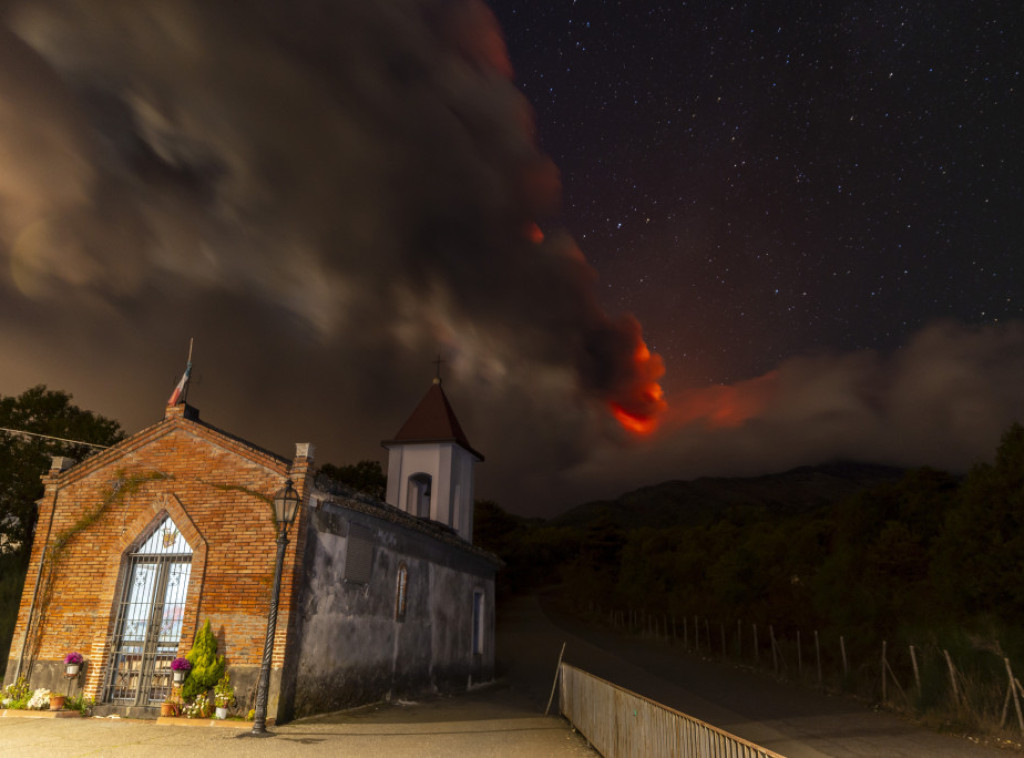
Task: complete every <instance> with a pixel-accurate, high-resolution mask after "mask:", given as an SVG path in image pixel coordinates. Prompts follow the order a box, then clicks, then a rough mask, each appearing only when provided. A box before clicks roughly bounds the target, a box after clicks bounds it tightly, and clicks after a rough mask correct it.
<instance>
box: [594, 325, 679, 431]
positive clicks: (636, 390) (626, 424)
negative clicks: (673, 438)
mask: <svg viewBox="0 0 1024 758" xmlns="http://www.w3.org/2000/svg"><path fill="white" fill-rule="evenodd" d="M664 373H665V364H664V363H663V362H662V360H661V356H659V355H654V354H652V353H651V351H650V350H649V349H648V347H647V345H646V344H644V341H643V340H640V341H639V343H638V344H637V346H636V350H635V351H634V352H633V376H634V377H635V379H634V380H633V382H632V383H631V385H630V387H629V389H628V391H627V392H625V393H624V395H625V396H621V395H620V396H619V397H617V398H616V399H614V400H611V401H609V403H608V406H609V409H610V410H611V412H612V416H614V417H615V420H616V421H618V422H619V424H620V425H621V426H622V428H623V429H625V430H626V431H629V432H633V433H634V434H639V435H648V434H651V433H652V432H654V431H655V430H656V429H657V428H658V423H659V420H660V418H659V417H660V416H661V415H662V414H663V413H664V412H665V411H666V410H667V409H668V403H667V402H665V393H664V392H663V391H662V389H661V385H660V384H658V379H660V378H661V376H662V375H663V374H664Z"/></svg>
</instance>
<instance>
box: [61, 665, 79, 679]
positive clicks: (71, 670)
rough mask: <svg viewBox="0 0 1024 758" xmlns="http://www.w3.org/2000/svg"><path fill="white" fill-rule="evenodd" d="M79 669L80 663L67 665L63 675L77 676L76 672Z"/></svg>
mask: <svg viewBox="0 0 1024 758" xmlns="http://www.w3.org/2000/svg"><path fill="white" fill-rule="evenodd" d="M81 668H82V664H81V663H69V664H67V665H66V666H65V667H64V673H65V674H66V675H67V676H78V672H79V670H80V669H81Z"/></svg>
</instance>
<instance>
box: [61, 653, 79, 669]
mask: <svg viewBox="0 0 1024 758" xmlns="http://www.w3.org/2000/svg"><path fill="white" fill-rule="evenodd" d="M83 660H84V659H83V658H82V654H81V653H68V654H67V655H65V656H64V665H65V666H72V665H74V666H81V665H82V661H83Z"/></svg>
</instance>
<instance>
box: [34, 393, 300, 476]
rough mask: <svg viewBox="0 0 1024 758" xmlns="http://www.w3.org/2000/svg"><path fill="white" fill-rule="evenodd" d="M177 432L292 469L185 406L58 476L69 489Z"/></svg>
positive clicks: (172, 408)
mask: <svg viewBox="0 0 1024 758" xmlns="http://www.w3.org/2000/svg"><path fill="white" fill-rule="evenodd" d="M176 430H181V431H184V432H186V433H189V434H192V435H194V436H195V437H198V438H200V439H202V440H205V441H206V442H207V443H210V444H213V445H216V446H218V447H220V448H223V449H225V450H228V451H230V452H232V453H234V454H236V455H240V456H242V457H243V458H247V459H248V460H250V461H252V462H253V463H255V464H257V465H260V466H263V467H265V468H268V469H272V470H277V471H281V472H282V473H284V472H287V470H288V466H289V464H290V463H291V462H290V461H289V460H288V459H287V458H284V457H282V456H280V455H277V454H276V453H272V452H271V451H269V450H266V449H264V448H261V447H258V446H257V445H254V444H253V443H251V442H249V441H248V440H245V439H242V438H241V437H238V436H235V435H233V434H230V433H229V432H226V431H224V430H223V429H218V428H217V427H215V426H212V425H210V424H207V423H206V422H205V421H200V420H199V410H198V409H196V408H194V407H192V406H191V405H186V404H184V403H181V404H179V405H174V406H171V405H169V406H167V408H166V411H165V415H164V418H163V420H162V421H159V422H157V423H156V424H153V425H152V426H148V427H146V428H144V429H141V430H140V431H138V432H136V433H135V434H133V435H131V436H130V437H126V438H125V439H123V440H121V441H120V442H118V443H117V444H116V445H114V446H112V447H108V448H107V449H106V450H102V451H100V452H99V453H96V454H95V455H91V456H89V457H88V458H86V459H85V460H83V461H82V462H81V463H78V464H76V465H73V466H71V467H70V468H68V469H65V470H63V471H61V472H59V473H56V476H58V477H59V478H60V481H61V483H62V486H66V485H67V484H69V483H70V482H73V481H77V480H79V479H81V478H83V477H85V476H88V475H90V474H91V473H93V472H94V471H96V470H97V469H100V468H103V467H104V466H107V465H110V464H111V463H113V462H115V461H117V460H119V459H120V458H122V457H124V456H125V455H130V454H132V453H133V452H135V451H137V450H139V449H140V448H143V447H145V446H146V445H148V444H150V443H152V442H154V441H156V440H158V439H160V438H161V437H163V436H165V435H167V434H171V433H172V432H174V431H176ZM49 473H53V472H49Z"/></svg>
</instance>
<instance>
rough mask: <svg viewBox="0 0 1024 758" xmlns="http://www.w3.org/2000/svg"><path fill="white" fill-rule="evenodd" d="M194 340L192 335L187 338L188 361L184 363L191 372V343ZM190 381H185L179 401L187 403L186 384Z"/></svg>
mask: <svg viewBox="0 0 1024 758" xmlns="http://www.w3.org/2000/svg"><path fill="white" fill-rule="evenodd" d="M194 340H195V338H194V337H189V338H188V362H187V363H186V364H185V370H186V371H188V372H189V373H191V371H192V343H193V341H194ZM191 383H192V382H185V391H184V392H182V393H181V401H182V402H183V403H188V385H190V384H191Z"/></svg>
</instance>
